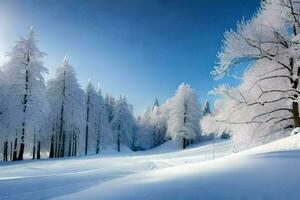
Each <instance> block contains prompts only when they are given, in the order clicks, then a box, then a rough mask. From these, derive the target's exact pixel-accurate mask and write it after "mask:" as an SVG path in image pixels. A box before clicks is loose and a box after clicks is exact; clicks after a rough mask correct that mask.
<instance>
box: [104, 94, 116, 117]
mask: <svg viewBox="0 0 300 200" xmlns="http://www.w3.org/2000/svg"><path fill="white" fill-rule="evenodd" d="M115 106H116V100H115V99H114V97H113V96H112V95H106V97H105V107H106V110H107V114H108V121H109V122H111V120H112V119H113V117H114V116H113V114H114V109H115Z"/></svg>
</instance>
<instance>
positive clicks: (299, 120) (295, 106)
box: [292, 101, 300, 128]
mask: <svg viewBox="0 0 300 200" xmlns="http://www.w3.org/2000/svg"><path fill="white" fill-rule="evenodd" d="M292 112H293V122H294V128H297V127H300V117H299V104H298V102H296V101H293V105H292Z"/></svg>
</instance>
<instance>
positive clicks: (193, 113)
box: [167, 83, 201, 149]
mask: <svg viewBox="0 0 300 200" xmlns="http://www.w3.org/2000/svg"><path fill="white" fill-rule="evenodd" d="M171 104H172V106H171V111H170V115H169V119H168V130H167V134H168V135H169V136H170V137H171V138H172V139H173V140H175V141H180V142H181V143H182V147H183V149H184V148H186V146H187V145H188V141H189V140H192V139H194V138H196V136H197V135H199V134H200V129H199V125H198V124H199V119H200V117H201V110H200V107H199V104H198V99H197V95H196V92H195V91H194V90H193V89H191V87H190V86H189V85H187V84H185V83H182V84H181V85H180V86H179V87H178V89H177V91H176V95H175V96H174V97H173V98H172V100H171Z"/></svg>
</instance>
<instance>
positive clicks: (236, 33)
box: [201, 0, 300, 148]
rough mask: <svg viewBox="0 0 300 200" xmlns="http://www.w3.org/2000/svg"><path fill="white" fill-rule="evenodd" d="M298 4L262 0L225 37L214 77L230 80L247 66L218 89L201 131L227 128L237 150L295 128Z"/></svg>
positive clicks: (299, 30)
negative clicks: (237, 80) (229, 83)
mask: <svg viewBox="0 0 300 200" xmlns="http://www.w3.org/2000/svg"><path fill="white" fill-rule="evenodd" d="M299 36H300V3H299V1H297V0H264V1H262V2H261V6H260V8H259V9H258V11H257V13H256V14H255V15H254V16H253V17H252V19H250V20H249V21H241V22H239V23H238V26H237V30H230V31H228V32H226V33H225V40H224V45H223V48H222V51H221V52H220V53H219V55H218V57H219V62H218V65H217V66H216V67H215V69H214V70H213V72H212V73H213V74H214V75H215V77H216V78H222V77H223V76H224V75H225V74H228V75H229V76H231V77H236V76H232V75H233V73H232V72H233V69H234V68H237V67H239V68H240V67H242V66H248V67H247V68H245V70H244V74H243V75H242V77H241V84H240V85H239V86H237V87H230V86H226V85H221V86H219V87H218V88H215V89H214V91H213V92H212V93H213V94H215V95H218V96H221V97H222V98H220V99H219V100H217V101H216V105H215V112H214V113H213V115H209V116H207V117H205V118H204V119H203V120H202V122H201V125H202V128H203V130H204V131H205V132H219V133H222V132H223V131H226V130H229V131H230V132H231V133H232V135H233V138H234V141H235V142H236V144H238V145H237V147H240V148H245V147H249V146H252V145H257V144H262V143H266V142H270V141H273V140H275V139H278V138H281V137H284V136H287V135H288V134H289V132H290V130H291V128H295V127H299V126H300V118H299V95H300V90H299V75H300V62H299V59H300V48H299V47H300V40H299Z"/></svg>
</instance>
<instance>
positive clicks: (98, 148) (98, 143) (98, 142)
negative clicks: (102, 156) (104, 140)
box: [96, 135, 100, 154]
mask: <svg viewBox="0 0 300 200" xmlns="http://www.w3.org/2000/svg"><path fill="white" fill-rule="evenodd" d="M99 152H100V139H99V135H98V136H97V146H96V154H99Z"/></svg>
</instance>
